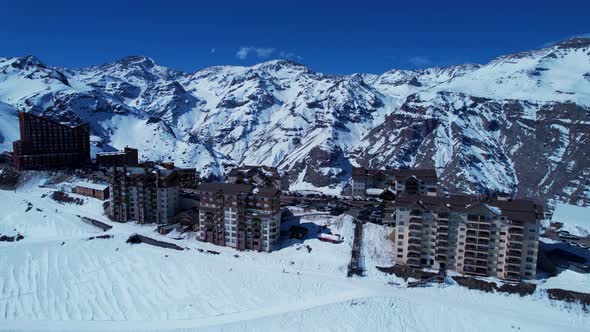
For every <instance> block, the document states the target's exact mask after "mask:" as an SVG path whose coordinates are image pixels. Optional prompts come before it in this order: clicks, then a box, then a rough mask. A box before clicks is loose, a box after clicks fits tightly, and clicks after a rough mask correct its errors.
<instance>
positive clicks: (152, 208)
mask: <svg viewBox="0 0 590 332" xmlns="http://www.w3.org/2000/svg"><path fill="white" fill-rule="evenodd" d="M108 173H109V177H110V186H109V190H110V206H109V209H108V215H109V218H111V219H112V220H115V221H119V222H127V221H137V222H139V223H141V224H148V223H157V224H167V223H169V222H170V220H171V219H172V217H174V216H175V215H176V213H177V212H178V205H179V198H178V195H179V189H178V175H177V173H176V172H175V171H174V170H167V169H160V168H147V167H112V168H111V169H110V170H109V172H108Z"/></svg>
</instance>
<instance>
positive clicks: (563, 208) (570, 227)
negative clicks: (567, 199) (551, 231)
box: [551, 203, 590, 237]
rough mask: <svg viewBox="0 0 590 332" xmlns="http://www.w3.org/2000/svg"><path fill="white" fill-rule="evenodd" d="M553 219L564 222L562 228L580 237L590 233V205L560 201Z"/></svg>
mask: <svg viewBox="0 0 590 332" xmlns="http://www.w3.org/2000/svg"><path fill="white" fill-rule="evenodd" d="M551 221H552V222H560V223H563V224H564V225H563V227H562V228H561V229H562V230H565V231H568V232H570V234H572V235H575V236H580V237H585V236H588V235H590V207H583V206H577V205H570V204H563V203H558V204H557V205H556V207H555V211H554V212H553V216H552V217H551Z"/></svg>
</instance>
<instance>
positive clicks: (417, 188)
mask: <svg viewBox="0 0 590 332" xmlns="http://www.w3.org/2000/svg"><path fill="white" fill-rule="evenodd" d="M367 189H390V190H393V191H394V192H395V193H397V194H401V193H405V194H410V195H417V194H420V195H429V196H437V195H440V194H441V193H442V188H441V187H440V186H439V185H438V177H437V175H436V171H435V170H434V169H416V168H411V169H367V168H364V167H353V169H352V196H365V195H366V194H367Z"/></svg>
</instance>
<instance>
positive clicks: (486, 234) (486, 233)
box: [478, 231, 490, 238]
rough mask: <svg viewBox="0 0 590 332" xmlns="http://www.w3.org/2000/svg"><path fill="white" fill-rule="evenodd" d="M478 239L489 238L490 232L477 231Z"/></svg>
mask: <svg viewBox="0 0 590 332" xmlns="http://www.w3.org/2000/svg"><path fill="white" fill-rule="evenodd" d="M478 237H479V238H489V237H490V232H489V231H479V234H478Z"/></svg>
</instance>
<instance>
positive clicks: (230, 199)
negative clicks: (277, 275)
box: [197, 183, 281, 252]
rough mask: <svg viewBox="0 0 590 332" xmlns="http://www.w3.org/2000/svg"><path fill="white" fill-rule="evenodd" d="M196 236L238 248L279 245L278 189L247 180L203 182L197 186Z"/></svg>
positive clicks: (201, 239)
mask: <svg viewBox="0 0 590 332" xmlns="http://www.w3.org/2000/svg"><path fill="white" fill-rule="evenodd" d="M198 192H199V196H200V202H199V230H198V232H197V239H198V240H200V241H205V242H211V243H214V244H217V245H221V246H228V247H233V248H236V249H238V250H246V249H252V250H258V251H268V252H270V251H273V250H275V249H278V243H279V237H280V228H281V208H280V199H281V192H280V191H279V190H278V189H276V188H255V187H253V186H251V185H249V184H234V183H204V184H201V185H200V186H199V188H198Z"/></svg>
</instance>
